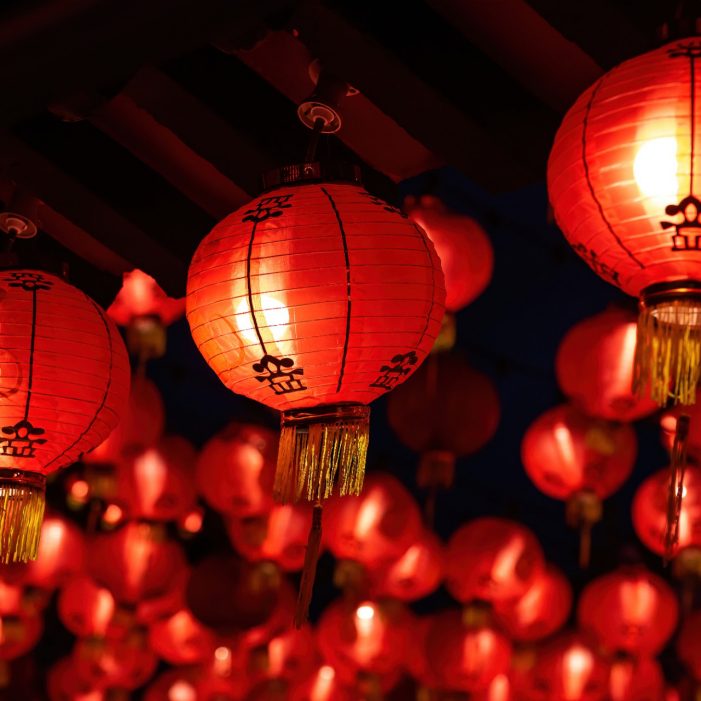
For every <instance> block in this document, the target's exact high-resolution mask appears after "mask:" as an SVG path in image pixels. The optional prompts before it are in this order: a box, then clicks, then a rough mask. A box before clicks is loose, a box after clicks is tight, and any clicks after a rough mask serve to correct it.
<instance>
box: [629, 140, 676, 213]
mask: <svg viewBox="0 0 701 701" xmlns="http://www.w3.org/2000/svg"><path fill="white" fill-rule="evenodd" d="M633 175H634V177H635V182H636V184H637V185H638V189H639V190H640V192H641V194H643V195H644V196H645V197H649V198H651V199H652V200H653V201H654V207H655V208H657V209H659V207H660V206H662V207H664V206H665V205H666V204H667V203H669V202H676V201H677V193H678V191H679V180H678V178H677V140H676V139H675V138H674V137H673V136H663V137H660V138H657V139H649V140H648V141H645V142H643V144H642V145H641V146H640V148H639V149H638V151H637V153H636V154H635V159H634V161H633Z"/></svg>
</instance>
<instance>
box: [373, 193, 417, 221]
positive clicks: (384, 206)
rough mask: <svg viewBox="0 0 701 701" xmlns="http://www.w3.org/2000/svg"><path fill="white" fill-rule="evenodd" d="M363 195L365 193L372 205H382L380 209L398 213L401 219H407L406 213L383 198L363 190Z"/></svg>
mask: <svg viewBox="0 0 701 701" xmlns="http://www.w3.org/2000/svg"><path fill="white" fill-rule="evenodd" d="M363 195H365V196H366V197H367V198H368V199H369V200H370V202H372V203H373V204H374V205H377V206H378V207H382V209H384V210H385V212H391V213H392V214H398V215H399V216H400V217H401V218H402V219H408V218H409V217H408V215H407V214H405V213H404V212H402V210H401V209H399V207H393V206H392V205H391V204H387V202H385V201H384V200H381V199H380V198H379V197H376V196H375V195H371V194H370V193H369V192H367V191H363Z"/></svg>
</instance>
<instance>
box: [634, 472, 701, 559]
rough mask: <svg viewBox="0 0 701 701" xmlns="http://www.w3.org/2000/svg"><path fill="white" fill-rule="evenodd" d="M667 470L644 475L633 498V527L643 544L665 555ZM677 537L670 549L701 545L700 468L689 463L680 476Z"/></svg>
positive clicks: (678, 549)
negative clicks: (683, 473) (679, 507)
mask: <svg viewBox="0 0 701 701" xmlns="http://www.w3.org/2000/svg"><path fill="white" fill-rule="evenodd" d="M668 486H669V470H660V471H659V472H656V473H655V474H654V475H652V476H651V477H648V478H647V479H646V480H645V481H644V482H643V483H642V484H641V485H640V487H638V490H637V491H636V493H635V496H634V498H633V526H634V527H635V532H636V533H637V535H638V538H640V540H642V542H643V543H644V544H645V546H646V547H648V548H649V549H650V550H652V551H653V552H655V553H658V554H659V555H664V554H665V533H666V529H667V500H668ZM678 533H679V538H678V542H677V545H676V546H675V549H674V552H675V553H678V552H679V551H681V550H684V549H686V548H689V546H692V545H695V546H701V470H700V469H699V468H696V467H692V466H689V467H687V468H686V474H685V476H684V489H683V492H682V500H681V512H680V515H679V528H678Z"/></svg>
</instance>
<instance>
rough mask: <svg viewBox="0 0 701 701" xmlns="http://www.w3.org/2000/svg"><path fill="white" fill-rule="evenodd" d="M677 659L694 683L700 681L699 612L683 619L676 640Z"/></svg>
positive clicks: (700, 631)
mask: <svg viewBox="0 0 701 701" xmlns="http://www.w3.org/2000/svg"><path fill="white" fill-rule="evenodd" d="M677 654H678V655H679V659H681V661H682V662H683V663H684V664H685V665H686V667H687V669H688V670H689V672H690V673H691V676H692V677H694V679H695V680H696V681H701V611H694V612H693V613H690V614H689V615H688V616H686V617H685V618H684V623H682V628H681V631H680V632H679V637H678V638H677Z"/></svg>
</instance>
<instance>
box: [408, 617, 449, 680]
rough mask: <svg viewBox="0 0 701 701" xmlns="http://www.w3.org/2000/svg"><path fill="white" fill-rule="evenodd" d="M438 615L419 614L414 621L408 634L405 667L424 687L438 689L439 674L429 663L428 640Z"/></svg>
mask: <svg viewBox="0 0 701 701" xmlns="http://www.w3.org/2000/svg"><path fill="white" fill-rule="evenodd" d="M437 615H440V614H436V615H430V616H419V617H417V618H415V619H414V620H413V621H412V630H411V634H410V635H408V636H407V651H406V655H405V659H404V668H405V669H406V671H407V672H408V673H409V674H410V675H411V677H412V678H413V679H415V680H416V681H417V682H418V683H419V684H421V686H422V687H427V688H430V689H437V688H438V687H439V686H440V680H439V679H438V675H437V674H436V673H435V672H434V671H433V669H432V668H431V666H430V665H429V663H428V656H427V654H426V650H427V647H426V640H427V637H428V632H429V630H431V626H432V625H433V622H434V620H435V618H436V616H437Z"/></svg>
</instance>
